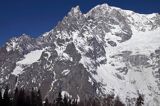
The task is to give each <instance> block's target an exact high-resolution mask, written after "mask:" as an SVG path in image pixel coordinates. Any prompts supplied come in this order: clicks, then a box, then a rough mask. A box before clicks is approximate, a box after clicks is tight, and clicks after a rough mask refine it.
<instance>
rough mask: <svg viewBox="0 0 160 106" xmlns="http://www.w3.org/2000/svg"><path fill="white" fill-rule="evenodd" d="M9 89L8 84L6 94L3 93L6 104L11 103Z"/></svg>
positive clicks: (7, 105)
mask: <svg viewBox="0 0 160 106" xmlns="http://www.w3.org/2000/svg"><path fill="white" fill-rule="evenodd" d="M8 91H9V88H8V86H6V88H5V91H4V95H3V103H4V106H9V105H10V97H9V94H8V93H9V92H8Z"/></svg>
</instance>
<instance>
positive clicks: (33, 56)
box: [12, 49, 45, 76]
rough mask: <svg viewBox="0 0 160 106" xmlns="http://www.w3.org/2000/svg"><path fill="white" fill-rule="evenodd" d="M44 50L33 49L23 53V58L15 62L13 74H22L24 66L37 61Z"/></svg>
mask: <svg viewBox="0 0 160 106" xmlns="http://www.w3.org/2000/svg"><path fill="white" fill-rule="evenodd" d="M44 50H45V49H42V50H35V51H31V52H30V53H28V54H26V55H24V59H22V60H20V61H18V62H17V63H16V67H15V69H14V70H13V72H12V74H13V75H15V76H18V75H19V74H22V73H23V69H24V68H25V66H27V65H30V64H33V63H35V62H37V61H38V60H39V59H40V57H41V55H42V52H43V51H44Z"/></svg>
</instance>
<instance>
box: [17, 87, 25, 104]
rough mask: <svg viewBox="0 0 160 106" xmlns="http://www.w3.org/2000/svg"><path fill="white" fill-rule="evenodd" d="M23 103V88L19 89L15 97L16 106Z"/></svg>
mask: <svg viewBox="0 0 160 106" xmlns="http://www.w3.org/2000/svg"><path fill="white" fill-rule="evenodd" d="M24 105H25V91H24V89H20V91H19V94H18V98H17V106H24Z"/></svg>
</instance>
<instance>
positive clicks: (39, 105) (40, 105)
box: [37, 89, 42, 106]
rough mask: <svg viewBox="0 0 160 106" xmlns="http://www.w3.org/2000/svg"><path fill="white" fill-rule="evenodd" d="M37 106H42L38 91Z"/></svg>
mask: <svg viewBox="0 0 160 106" xmlns="http://www.w3.org/2000/svg"><path fill="white" fill-rule="evenodd" d="M37 106H42V96H41V91H40V89H38V92H37Z"/></svg>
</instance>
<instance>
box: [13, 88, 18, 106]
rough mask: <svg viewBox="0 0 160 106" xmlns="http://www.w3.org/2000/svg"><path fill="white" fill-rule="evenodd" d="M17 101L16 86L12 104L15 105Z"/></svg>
mask: <svg viewBox="0 0 160 106" xmlns="http://www.w3.org/2000/svg"><path fill="white" fill-rule="evenodd" d="M17 101H18V88H16V89H15V91H14V97H13V106H17Z"/></svg>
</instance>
